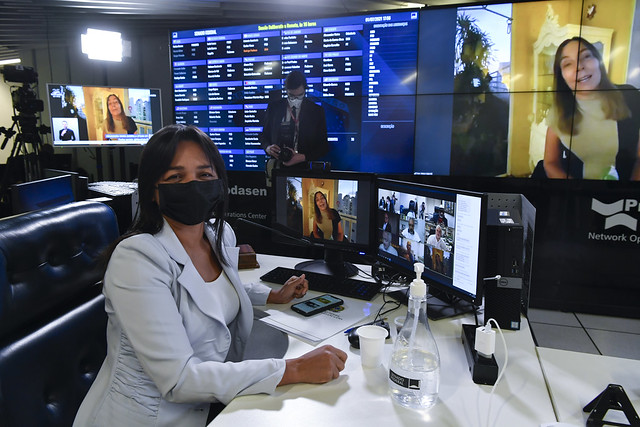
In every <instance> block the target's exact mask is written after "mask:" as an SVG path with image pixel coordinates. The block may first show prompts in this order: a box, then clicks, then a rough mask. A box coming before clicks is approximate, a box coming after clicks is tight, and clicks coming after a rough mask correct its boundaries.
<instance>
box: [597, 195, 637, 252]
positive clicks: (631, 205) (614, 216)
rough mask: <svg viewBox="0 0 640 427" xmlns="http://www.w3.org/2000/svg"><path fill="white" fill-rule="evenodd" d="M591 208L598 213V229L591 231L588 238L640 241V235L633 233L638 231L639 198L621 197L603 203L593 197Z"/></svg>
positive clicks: (611, 240) (610, 240)
mask: <svg viewBox="0 0 640 427" xmlns="http://www.w3.org/2000/svg"><path fill="white" fill-rule="evenodd" d="M591 210H592V211H593V212H596V213H597V214H598V221H597V224H598V231H589V232H588V234H587V239H588V240H596V241H609V242H631V243H636V244H638V243H640V236H639V235H637V234H634V233H631V232H637V231H638V218H637V216H638V215H637V214H638V213H639V212H640V205H639V203H638V200H635V199H621V200H618V201H616V202H613V203H603V202H601V201H600V200H598V199H596V198H592V199H591ZM629 230H630V231H631V232H630V231H629Z"/></svg>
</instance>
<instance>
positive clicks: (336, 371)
mask: <svg viewBox="0 0 640 427" xmlns="http://www.w3.org/2000/svg"><path fill="white" fill-rule="evenodd" d="M346 361H347V353H345V352H344V351H342V350H339V349H337V348H335V347H333V346H330V345H324V346H322V347H319V348H316V349H315V350H312V351H310V352H309V353H307V354H304V355H302V356H300V357H298V358H296V359H288V360H287V361H286V363H287V366H286V368H285V370H284V375H283V376H282V380H281V381H280V384H278V385H286V384H295V383H311V384H322V383H326V382H329V381H331V380H333V379H335V378H338V376H340V371H342V370H343V369H344V363H345V362H346Z"/></svg>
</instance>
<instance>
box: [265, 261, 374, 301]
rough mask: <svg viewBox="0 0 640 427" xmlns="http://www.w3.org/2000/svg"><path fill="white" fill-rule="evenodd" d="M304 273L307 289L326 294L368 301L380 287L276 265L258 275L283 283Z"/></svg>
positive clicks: (267, 279) (369, 283)
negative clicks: (263, 273)
mask: <svg viewBox="0 0 640 427" xmlns="http://www.w3.org/2000/svg"><path fill="white" fill-rule="evenodd" d="M301 274H304V275H305V278H306V279H307V280H308V281H309V289H311V290H312V291H316V292H323V293H327V294H336V295H342V296H345V297H350V298H357V299H362V300H365V301H370V300H371V299H373V297H374V296H376V294H377V293H378V292H380V289H381V288H382V284H381V283H376V282H366V281H364V280H358V279H338V278H336V277H334V276H329V275H328V274H321V273H313V272H309V271H302V270H295V269H293V268H284V267H276V268H274V269H273V270H271V271H270V272H268V273H267V274H265V275H263V276H262V277H260V279H261V280H264V281H265V282H270V283H277V284H279V285H284V282H286V281H287V280H289V278H290V277H291V276H300V275H301Z"/></svg>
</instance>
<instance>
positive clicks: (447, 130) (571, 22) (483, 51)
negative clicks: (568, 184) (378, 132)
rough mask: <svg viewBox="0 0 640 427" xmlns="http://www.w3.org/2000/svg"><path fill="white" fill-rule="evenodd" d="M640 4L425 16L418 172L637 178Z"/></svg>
mask: <svg viewBox="0 0 640 427" xmlns="http://www.w3.org/2000/svg"><path fill="white" fill-rule="evenodd" d="M639 10H640V5H639V4H638V3H637V2H636V1H634V0H612V1H607V2H606V3H605V2H586V1H585V2H580V1H571V0H551V1H536V2H523V3H504V4H490V5H477V4H474V5H467V6H462V7H457V8H441V9H427V10H424V11H422V12H421V13H420V32H419V38H420V43H419V46H420V49H419V60H418V80H417V96H416V117H417V120H416V134H415V141H416V142H415V163H414V172H415V173H416V174H434V175H466V176H493V177H495V176H508V177H522V178H525V177H534V178H545V177H549V178H563V179H566V178H583V179H594V180H602V179H610V180H630V179H634V180H637V179H640V166H638V165H640V163H638V162H637V160H638V152H639V148H640V146H639V142H640V132H639V129H640V94H638V89H637V88H638V87H639V86H640V12H639Z"/></svg>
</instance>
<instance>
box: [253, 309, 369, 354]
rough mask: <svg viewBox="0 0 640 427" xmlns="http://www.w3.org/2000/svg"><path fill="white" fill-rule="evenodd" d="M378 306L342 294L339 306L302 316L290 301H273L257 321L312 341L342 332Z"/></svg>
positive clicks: (316, 342) (319, 340) (314, 342)
mask: <svg viewBox="0 0 640 427" xmlns="http://www.w3.org/2000/svg"><path fill="white" fill-rule="evenodd" d="M294 303H295V302H294ZM379 309H380V304H374V303H371V302H368V301H360V300H354V299H350V298H349V299H346V298H345V301H344V304H343V305H341V306H340V307H337V308H335V309H331V310H327V311H323V312H322V313H318V314H316V315H314V316H311V317H304V316H301V315H300V314H298V313H296V312H294V311H293V310H291V306H290V305H289V306H275V305H273V306H269V308H268V309H267V310H265V313H266V314H268V316H265V317H263V318H262V319H260V321H262V322H264V323H266V324H267V325H270V326H272V327H274V328H276V329H279V330H281V331H283V332H286V333H287V334H289V335H293V336H295V337H298V338H302V339H303V340H305V341H309V342H310V343H312V344H314V345H315V344H318V343H319V342H321V341H324V340H326V339H327V338H329V337H331V336H333V335H335V334H337V333H338V332H340V333H342V332H344V331H345V330H346V329H348V328H349V327H351V326H353V325H355V324H357V323H358V322H360V321H361V320H363V319H365V318H367V317H368V316H369V315H371V314H375V313H377V312H378V310H379Z"/></svg>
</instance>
